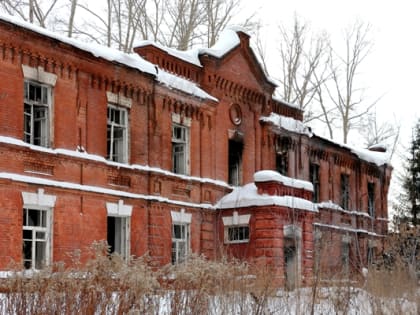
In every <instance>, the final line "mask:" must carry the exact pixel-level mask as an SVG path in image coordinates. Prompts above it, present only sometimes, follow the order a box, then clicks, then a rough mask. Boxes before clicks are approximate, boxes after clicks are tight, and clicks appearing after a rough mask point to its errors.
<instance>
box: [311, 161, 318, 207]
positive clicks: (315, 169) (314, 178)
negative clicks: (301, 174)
mask: <svg viewBox="0 0 420 315" xmlns="http://www.w3.org/2000/svg"><path fill="white" fill-rule="evenodd" d="M309 180H310V181H311V183H312V185H313V187H314V193H313V197H312V201H313V202H319V188H320V182H319V165H318V164H314V163H311V164H310V165H309Z"/></svg>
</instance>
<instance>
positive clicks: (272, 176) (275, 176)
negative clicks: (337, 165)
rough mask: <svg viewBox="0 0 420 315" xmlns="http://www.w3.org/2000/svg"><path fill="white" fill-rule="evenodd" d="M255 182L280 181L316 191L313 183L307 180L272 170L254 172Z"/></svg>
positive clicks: (287, 184)
mask: <svg viewBox="0 0 420 315" xmlns="http://www.w3.org/2000/svg"><path fill="white" fill-rule="evenodd" d="M254 181H255V182H271V181H274V182H279V183H282V184H283V185H285V186H289V187H294V188H303V189H305V190H309V191H314V186H313V185H312V183H310V182H308V181H306V180H300V179H295V178H291V177H287V176H283V175H281V174H280V173H278V172H276V171H272V170H264V171H259V172H256V173H255V174H254Z"/></svg>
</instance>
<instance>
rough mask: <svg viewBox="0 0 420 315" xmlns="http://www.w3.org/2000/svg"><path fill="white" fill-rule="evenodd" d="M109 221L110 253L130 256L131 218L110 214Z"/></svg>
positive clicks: (108, 238) (108, 239) (125, 256)
mask: <svg viewBox="0 0 420 315" xmlns="http://www.w3.org/2000/svg"><path fill="white" fill-rule="evenodd" d="M107 223H108V228H107V242H108V245H109V247H110V248H109V252H110V254H113V253H117V254H119V255H120V256H121V257H123V258H125V259H126V258H128V256H129V218H128V217H112V216H108V219H107Z"/></svg>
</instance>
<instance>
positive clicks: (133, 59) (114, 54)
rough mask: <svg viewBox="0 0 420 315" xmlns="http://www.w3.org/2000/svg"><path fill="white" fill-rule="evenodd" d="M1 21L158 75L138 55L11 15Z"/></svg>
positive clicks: (0, 17)
mask: <svg viewBox="0 0 420 315" xmlns="http://www.w3.org/2000/svg"><path fill="white" fill-rule="evenodd" d="M0 20H3V21H6V22H9V23H12V24H15V25H17V26H20V27H23V28H26V29H28V30H30V31H33V32H36V33H38V34H41V35H43V36H47V37H50V38H53V39H56V40H59V41H60V42H63V43H66V44H68V45H71V46H73V47H76V48H78V49H81V50H83V51H86V52H89V53H91V54H92V55H93V56H95V57H100V58H104V59H106V60H108V61H115V62H118V63H121V64H124V65H126V66H128V67H130V68H134V69H137V70H140V71H142V72H145V73H149V74H153V75H155V74H156V70H155V67H154V65H153V64H152V63H150V62H148V61H146V60H144V59H142V58H141V57H140V56H138V55H137V54H127V53H124V52H122V51H119V50H117V49H113V48H110V47H106V46H102V45H98V44H95V43H85V42H82V41H79V40H76V39H74V38H69V37H66V36H63V35H59V34H57V33H54V32H51V31H49V30H47V29H45V28H42V27H39V26H36V25H34V24H31V23H28V22H25V21H21V20H19V19H17V18H16V17H13V16H10V15H4V14H0Z"/></svg>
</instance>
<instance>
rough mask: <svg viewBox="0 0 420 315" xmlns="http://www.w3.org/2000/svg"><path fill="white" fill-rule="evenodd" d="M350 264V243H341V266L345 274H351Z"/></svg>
mask: <svg viewBox="0 0 420 315" xmlns="http://www.w3.org/2000/svg"><path fill="white" fill-rule="evenodd" d="M349 264H350V243H348V242H342V243H341V265H342V267H343V271H344V272H346V273H347V272H349Z"/></svg>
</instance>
